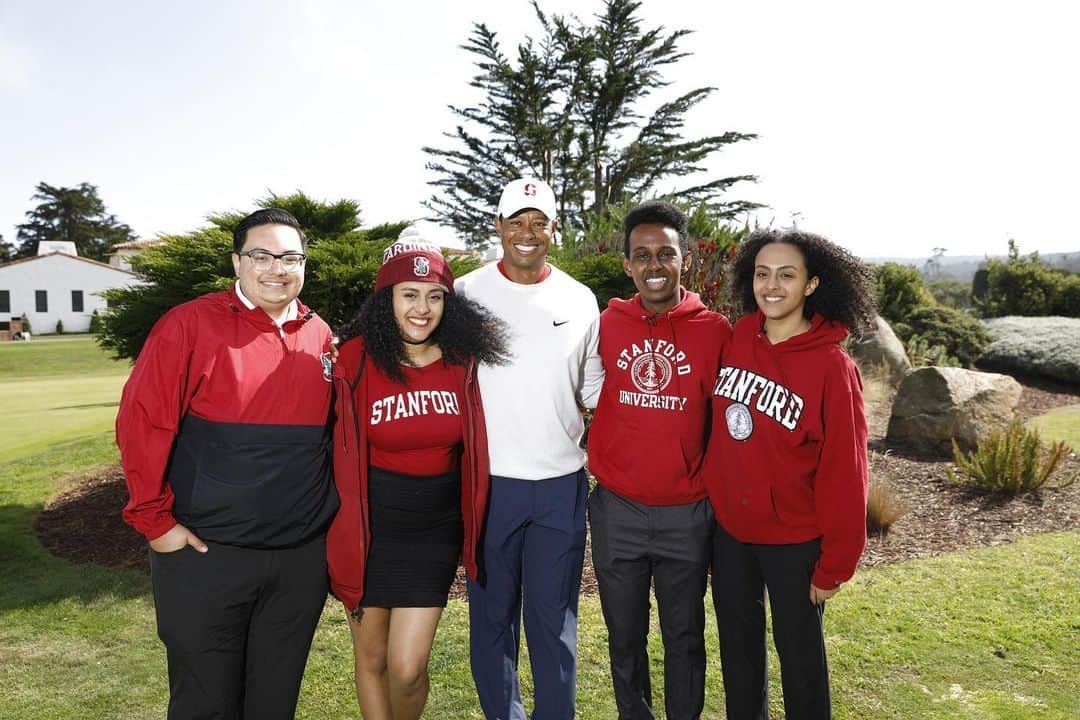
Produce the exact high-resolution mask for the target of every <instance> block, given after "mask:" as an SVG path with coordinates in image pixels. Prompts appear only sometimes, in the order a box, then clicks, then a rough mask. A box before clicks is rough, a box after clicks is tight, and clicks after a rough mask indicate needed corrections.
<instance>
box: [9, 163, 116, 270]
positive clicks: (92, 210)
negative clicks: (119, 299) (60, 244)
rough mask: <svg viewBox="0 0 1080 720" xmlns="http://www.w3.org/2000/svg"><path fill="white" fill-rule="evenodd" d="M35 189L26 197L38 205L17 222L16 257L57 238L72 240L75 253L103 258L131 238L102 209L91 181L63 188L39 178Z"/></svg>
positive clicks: (34, 253) (114, 217)
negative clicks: (29, 196)
mask: <svg viewBox="0 0 1080 720" xmlns="http://www.w3.org/2000/svg"><path fill="white" fill-rule="evenodd" d="M35 190H36V191H37V192H35V193H34V194H33V195H32V196H31V198H30V199H31V200H37V201H38V205H37V207H35V208H34V209H33V210H30V211H29V212H27V213H26V218H27V219H26V222H25V223H23V224H22V225H18V226H17V230H18V233H17V235H16V238H17V240H18V246H17V248H16V250H15V256H16V257H29V256H32V255H36V254H37V249H38V243H40V242H46V241H55V240H60V241H71V242H73V243H75V249H76V250H77V251H78V253H79V255H82V256H84V257H88V258H93V259H94V260H102V261H104V260H105V259H106V254H107V253H108V251H109V249H110V248H111V247H112V246H113V245H115V244H117V243H122V242H128V241H129V240H134V239H135V234H134V233H133V232H132V231H131V228H130V227H128V226H127V225H125V224H124V223H122V222H120V221H119V220H117V219H116V216H115V215H112V214H110V213H109V212H108V211H107V210H106V209H105V203H104V202H102V200H101V198H100V197H98V189H97V186H95V185H91V184H90V183H85V182H84V183H80V184H79V185H78V186H76V187H73V188H67V187H54V186H52V185H49V184H48V183H44V182H42V183H38V185H37V187H36V188H35Z"/></svg>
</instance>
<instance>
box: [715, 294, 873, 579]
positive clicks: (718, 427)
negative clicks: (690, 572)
mask: <svg viewBox="0 0 1080 720" xmlns="http://www.w3.org/2000/svg"><path fill="white" fill-rule="evenodd" d="M763 327H764V316H762V314H761V313H760V312H757V313H754V314H752V315H748V316H746V317H744V318H742V319H741V320H739V321H738V322H737V323H736V324H735V334H734V337H733V339H732V342H731V343H730V344H729V345H728V348H727V349H726V350H725V351H724V361H723V366H722V367H721V368H720V372H719V373H718V374H717V376H716V381H715V384H714V386H713V389H712V395H713V400H712V405H713V418H714V421H713V426H712V433H711V435H710V438H709V449H708V453H707V455H706V460H705V472H704V475H705V482H706V485H707V486H708V490H709V498H710V500H711V501H712V504H713V509H714V510H715V511H716V519H717V521H718V522H719V523H720V525H722V526H723V528H724V529H725V530H727V532H728V533H730V534H731V535H732V536H733V537H734V538H736V539H737V540H740V541H742V542H745V543H755V544H769V545H776V544H787V543H800V542H807V541H810V540H813V539H815V538H819V537H820V538H821V557H820V558H819V559H818V562H817V567H816V568H815V569H814V575H813V578H812V580H811V582H812V583H813V584H814V585H815V586H817V587H819V588H823V589H831V588H834V587H836V586H837V585H839V584H840V583H841V582H844V581H845V580H848V579H849V578H850V577H851V576H852V575H853V574H854V573H855V567H856V566H857V565H858V562H859V557H860V556H861V555H862V551H863V547H864V546H865V545H866V487H867V456H866V417H865V415H864V413H863V400H862V378H861V377H860V376H859V370H858V368H857V367H856V366H855V363H854V362H853V361H852V360H851V358H850V357H849V356H848V354H847V353H846V352H845V351H844V349H843V348H842V347H840V343H841V342H842V341H843V340H844V338H846V337H847V334H848V331H847V328H845V327H844V326H843V325H840V324H838V323H835V322H831V321H826V320H824V319H823V318H822V317H821V316H820V315H815V316H814V317H813V319H812V320H811V324H810V329H809V330H807V331H806V332H805V333H802V334H799V335H795V336H793V337H790V338H788V339H787V340H785V341H783V342H780V343H777V344H775V345H773V344H772V343H770V342H769V339H768V337H766V335H765V332H764V330H763Z"/></svg>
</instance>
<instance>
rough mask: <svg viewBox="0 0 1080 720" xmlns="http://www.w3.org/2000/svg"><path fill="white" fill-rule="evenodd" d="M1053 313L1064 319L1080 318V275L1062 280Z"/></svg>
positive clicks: (1068, 276) (1065, 277) (1069, 276)
mask: <svg viewBox="0 0 1080 720" xmlns="http://www.w3.org/2000/svg"><path fill="white" fill-rule="evenodd" d="M1053 312H1054V314H1055V315H1061V316H1063V317H1073V318H1080V275H1077V274H1075V273H1074V274H1072V275H1066V276H1064V277H1063V278H1062V280H1061V285H1060V287H1059V288H1058V294H1057V297H1056V298H1055V299H1054V307H1053Z"/></svg>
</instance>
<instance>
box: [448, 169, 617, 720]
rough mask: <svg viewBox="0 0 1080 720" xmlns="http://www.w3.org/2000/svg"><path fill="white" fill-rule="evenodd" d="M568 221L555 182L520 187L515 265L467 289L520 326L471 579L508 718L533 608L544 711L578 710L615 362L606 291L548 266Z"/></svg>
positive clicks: (488, 379)
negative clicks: (604, 410)
mask: <svg viewBox="0 0 1080 720" xmlns="http://www.w3.org/2000/svg"><path fill="white" fill-rule="evenodd" d="M555 216H556V208H555V195H554V193H553V192H552V191H551V188H550V187H548V185H547V184H546V183H544V182H543V181H541V180H537V179H535V178H522V179H519V180H514V181H513V182H511V183H509V184H508V185H507V186H506V187H505V188H504V189H503V192H502V196H501V198H500V199H499V209H498V215H497V216H496V219H495V231H496V232H497V233H498V235H499V238H500V240H501V241H502V248H503V258H502V260H501V261H499V262H498V263H492V264H490V265H487V266H485V267H482V268H480V269H479V270H475V271H473V272H471V273H469V274H468V275H466V276H464V277H462V278H460V279H459V280H458V281H457V284H456V289H457V292H458V293H460V294H461V295H463V296H465V297H468V298H469V299H470V300H475V301H477V302H479V303H481V304H483V305H484V306H486V307H487V308H489V309H490V310H491V312H492V313H494V314H495V315H497V316H499V317H500V318H502V319H503V320H505V321H506V323H507V325H508V326H509V329H510V343H511V344H510V355H511V357H512V360H511V362H510V363H509V364H507V365H505V366H494V365H482V366H481V367H480V371H479V383H480V392H481V395H482V397H483V403H484V414H485V416H486V423H487V437H488V452H489V455H490V458H491V498H490V500H489V502H488V511H487V518H486V522H485V527H484V541H483V547H482V548H481V553H480V568H481V569H480V577H479V578H478V580H477V581H476V582H473V581H470V582H469V585H468V589H469V618H470V646H471V659H472V672H473V679H474V681H475V682H476V689H477V693H478V695H479V697H480V705H481V707H482V708H483V711H484V715H485V716H486V717H488V718H500V719H501V720H525V709H524V706H523V705H522V701H521V689H520V684H519V682H518V674H517V660H518V650H519V645H520V635H521V633H520V626H521V618H522V613H524V620H525V636H526V640H527V642H528V645H529V658H530V660H531V662H532V674H533V687H534V689H535V698H534V710H533V715H532V717H533V720H570V718H572V717H573V716H574V693H575V688H576V666H577V608H578V590H579V589H580V586H581V568H582V562H583V559H584V552H585V505H586V501H587V495H588V480H587V478H586V476H585V471H584V470H583V468H582V465H583V462H584V457H583V455H582V452H581V449H580V446H579V443H580V441H581V436H582V433H583V432H584V424H583V422H582V419H581V412H580V410H579V405H584V406H586V407H593V406H594V405H595V404H596V397H597V395H598V393H599V391H600V386H601V384H602V382H603V369H602V367H601V365H600V358H599V356H598V355H597V340H598V330H599V310H598V308H597V304H596V297H595V296H594V295H593V294H592V291H590V290H589V289H588V288H587V287H585V286H584V285H582V284H581V283H579V282H577V281H576V280H574V279H573V278H571V277H570V276H569V275H567V274H566V273H564V272H562V271H561V270H559V269H558V268H554V267H552V266H550V265H548V263H547V255H548V250H549V249H550V248H551V242H552V238H553V236H554V233H555V230H556V227H557V222H556V217H555Z"/></svg>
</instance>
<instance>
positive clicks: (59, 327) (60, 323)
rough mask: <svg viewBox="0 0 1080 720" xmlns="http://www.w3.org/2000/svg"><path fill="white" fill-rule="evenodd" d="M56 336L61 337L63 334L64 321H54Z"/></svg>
mask: <svg viewBox="0 0 1080 720" xmlns="http://www.w3.org/2000/svg"><path fill="white" fill-rule="evenodd" d="M56 334H57V335H63V334H64V321H63V320H57V321H56Z"/></svg>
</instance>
